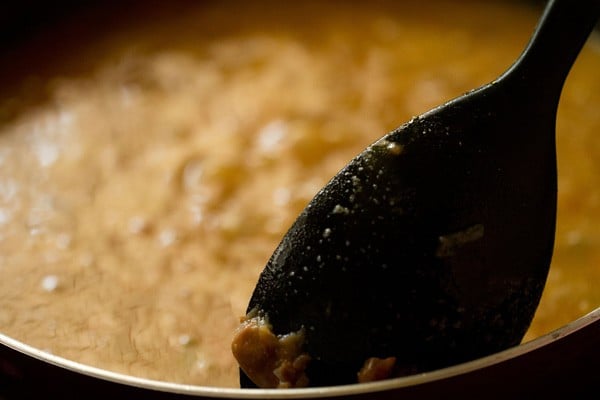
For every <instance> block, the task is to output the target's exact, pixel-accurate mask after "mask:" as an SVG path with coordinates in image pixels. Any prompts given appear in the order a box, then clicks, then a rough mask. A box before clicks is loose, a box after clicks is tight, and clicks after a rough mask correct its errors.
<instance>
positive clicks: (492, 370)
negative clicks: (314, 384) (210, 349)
mask: <svg viewBox="0 0 600 400" xmlns="http://www.w3.org/2000/svg"><path fill="white" fill-rule="evenodd" d="M134 3H135V2H133V1H124V2H120V3H119V4H118V5H117V4H112V3H110V2H109V4H102V3H101V2H98V3H92V4H84V3H83V2H75V1H54V2H48V3H46V4H38V3H37V2H33V1H19V2H16V1H8V2H4V4H3V5H1V6H0V26H2V30H1V31H0V32H1V36H0V46H1V47H0V51H1V53H0V54H1V55H2V60H3V62H2V64H3V65H2V66H1V67H0V68H1V70H0V72H1V73H2V74H1V75H2V78H0V83H1V84H2V85H4V86H7V85H11V84H13V83H14V82H11V76H13V74H14V73H15V72H16V71H20V72H22V71H23V70H31V71H34V70H35V67H36V63H37V62H38V58H39V60H42V61H43V60H50V59H56V58H57V57H60V56H61V52H63V51H66V50H65V49H68V48H69V46H68V44H61V43H56V42H53V41H52V40H53V38H54V37H55V36H53V35H52V34H51V32H54V31H56V30H68V31H71V32H74V33H75V34H74V35H71V38H72V40H74V41H78V40H79V41H84V40H86V38H88V37H89V36H90V35H93V33H94V32H95V30H94V27H99V26H101V25H103V24H107V23H109V24H110V23H112V22H111V21H112V17H111V16H112V15H114V13H117V12H118V13H120V14H125V15H126V14H128V13H129V14H131V13H134V12H135V7H134ZM155 3H156V4H159V2H153V1H150V2H146V3H145V4H146V5H147V7H152V6H153V5H156V4H155ZM174 9H175V10H176V7H174ZM174 12H176V11H174ZM45 32H49V34H48V35H42V33H45ZM34 38H35V40H34ZM23 45H27V46H30V47H31V48H32V49H34V50H33V51H30V52H28V53H27V54H28V55H29V56H19V57H15V58H13V56H14V55H15V54H17V53H18V51H19V49H20V47H21V46H23ZM90 62H93V60H90ZM40 78H41V79H43V76H41V77H40ZM599 372H600V308H597V309H596V310H594V311H592V312H591V313H589V314H587V315H585V316H583V317H581V318H579V319H577V320H575V321H573V322H571V323H569V324H567V325H565V326H563V327H562V328H560V329H558V330H556V331H554V332H551V333H549V334H547V335H544V336H542V337H539V338H537V339H535V340H532V341H530V342H527V343H524V344H522V345H520V346H517V347H514V348H511V349H508V350H505V351H503V352H500V353H497V354H493V355H491V356H488V357H484V358H481V359H478V360H474V361H471V362H467V363H463V364H460V365H456V366H452V367H449V368H445V369H442V370H437V371H432V372H427V373H422V374H418V375H412V376H407V377H402V378H396V379H389V380H385V381H380V382H373V383H368V384H354V385H344V386H336V387H323V388H307V389H289V390H263V389H255V390H250V389H230V388H217V387H202V386H193V385H184V384H175V383H167V382H160V381H152V380H147V379H140V378H136V377H132V376H127V375H123V374H118V373H114V372H110V371H106V370H102V369H98V368H94V367H90V366H87V365H83V364H79V363H76V362H73V361H70V360H67V359H64V358H61V357H58V356H55V355H52V354H49V353H47V352H44V351H41V350H39V349H36V348H33V347H31V346H28V345H26V344H23V343H21V342H19V341H17V340H15V339H13V338H10V337H8V336H5V335H3V334H0V399H11V398H32V397H33V396H36V397H37V396H41V395H44V396H50V397H51V398H55V397H56V398H59V397H62V398H68V397H80V396H81V397H83V396H85V397H86V398H108V397H109V396H118V397H128V398H129V397H135V398H146V399H163V398H164V399H167V398H168V399H176V398H188V397H190V396H196V397H198V398H203V399H213V398H237V399H244V398H246V399H248V398H273V399H275V398H281V399H288V398H294V399H296V398H332V397H344V398H355V399H367V398H369V399H370V398H375V399H388V398H390V399H391V398H405V399H428V398H439V397H441V396H446V397H447V396H449V397H451V398H453V397H458V396H469V397H472V398H477V397H482V398H507V397H508V398H517V397H531V396H536V397H539V396H542V395H547V396H561V395H564V396H567V395H568V396H573V395H575V396H576V395H577V394H583V393H589V392H590V391H591V390H593V388H594V387H595V382H596V381H597V378H598V373H599Z"/></svg>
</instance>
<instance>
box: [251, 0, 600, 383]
mask: <svg viewBox="0 0 600 400" xmlns="http://www.w3.org/2000/svg"><path fill="white" fill-rule="evenodd" d="M599 13H600V1H597V0H590V1H582V2H577V3H575V2H569V1H563V0H556V1H551V2H549V4H548V6H547V7H546V10H545V12H544V14H543V16H542V18H541V21H540V23H539V24H538V27H537V29H536V31H535V33H534V35H533V37H532V39H531V41H530V43H529V45H528V47H527V48H526V50H525V51H524V53H523V54H522V55H521V57H520V58H519V59H518V60H517V62H516V63H515V64H514V65H513V66H512V67H511V68H510V69H509V70H508V71H507V72H506V73H505V74H503V75H502V76H501V77H500V78H498V79H497V80H496V81H494V82H492V83H490V84H488V85H486V86H483V87H482V88H480V89H477V90H474V91H472V92H470V93H467V94H466V95H464V96H462V97H459V98H457V99H455V100H453V101H450V102H448V103H447V104H445V105H443V106H441V107H438V108H436V109H433V110H431V111H429V112H427V113H425V114H423V115H421V116H419V117H415V118H413V119H412V120H411V121H409V122H408V123H406V124H404V125H402V126H401V127H399V128H398V129H396V130H394V131H392V132H390V133H389V134H387V135H386V136H384V137H383V138H381V139H380V140H378V141H377V142H376V143H374V144H373V145H371V146H369V147H368V148H367V149H366V150H365V151H363V152H362V153H361V154H359V155H358V156H357V157H356V158H354V159H353V160H352V161H351V162H350V163H349V164H347V165H346V166H345V167H344V168H343V169H342V170H341V171H340V172H339V173H338V174H337V175H336V176H335V177H333V179H332V180H331V181H330V182H329V183H328V184H327V185H326V186H325V187H324V188H323V189H322V190H321V191H320V192H319V193H318V194H317V195H316V196H315V198H314V199H313V200H312V201H311V202H310V203H309V204H308V206H307V207H306V209H305V210H304V211H303V212H302V213H301V214H300V216H299V217H298V219H297V220H296V221H295V223H294V224H293V226H292V227H291V228H290V230H289V231H288V232H287V234H286V235H285V236H284V238H283V240H282V241H281V243H280V244H279V246H278V247H277V249H276V250H275V252H274V254H273V255H272V257H271V259H270V260H269V262H268V264H267V266H266V267H265V269H264V271H263V272H262V274H261V276H260V278H259V281H258V284H257V286H256V289H255V291H254V293H253V295H252V298H251V300H250V303H249V306H248V312H249V313H253V314H258V315H260V316H261V317H264V318H265V319H267V320H268V323H269V325H270V327H271V329H272V331H273V333H275V334H277V335H285V334H288V333H290V332H298V331H301V332H302V333H303V336H304V350H305V351H306V353H308V354H309V355H310V357H311V361H310V363H309V364H308V367H307V369H306V374H307V376H308V378H309V380H310V385H312V386H321V385H335V384H343V383H352V382H355V381H356V375H357V372H358V371H359V370H360V369H361V367H362V365H363V363H364V362H365V360H367V359H369V358H371V357H377V358H386V357H395V363H394V367H393V370H391V371H389V373H390V374H391V375H393V376H398V375H408V374H413V373H418V372H423V371H429V370H432V369H435V368H441V367H445V366H449V365H452V364H456V363H459V362H464V361H467V360H471V359H475V358H477V357H481V356H485V355H487V354H491V353H494V352H497V351H501V350H503V349H506V348H509V347H511V346H515V345H517V344H518V343H519V342H520V341H521V339H522V337H523V335H524V333H525V331H526V330H527V328H528V326H529V324H530V322H531V319H532V317H533V314H534V312H535V310H536V308H537V305H538V302H539V299H540V296H541V293H542V291H543V288H544V284H545V280H546V276H547V272H548V268H549V265H550V260H551V256H552V249H553V244H554V230H555V220H556V190H557V183H556V150H555V120H556V109H557V106H558V101H559V98H560V92H561V89H562V85H563V83H564V80H565V79H566V76H567V74H568V72H569V70H570V67H571V65H572V64H573V62H574V61H575V59H576V57H577V55H578V53H579V51H580V49H581V47H582V46H583V44H584V43H585V41H586V39H587V37H588V35H589V33H590V32H591V30H592V29H593V27H594V25H595V23H596V20H597V18H598V15H599ZM243 367H244V366H243V363H242V368H243ZM241 384H242V386H243V387H252V386H254V384H253V383H252V382H251V381H250V380H249V379H248V378H247V377H246V376H245V375H244V373H242V374H241Z"/></svg>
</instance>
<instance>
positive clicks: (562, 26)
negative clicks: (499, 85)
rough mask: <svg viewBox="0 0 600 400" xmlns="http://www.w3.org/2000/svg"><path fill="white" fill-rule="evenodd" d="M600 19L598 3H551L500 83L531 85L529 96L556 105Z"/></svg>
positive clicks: (594, 0) (559, 0)
mask: <svg viewBox="0 0 600 400" xmlns="http://www.w3.org/2000/svg"><path fill="white" fill-rule="evenodd" d="M599 16H600V0H550V1H549V3H548V5H547V6H546V8H545V10H544V13H543V14H542V17H541V18H540V21H539V22H538V25H537V27H536V29H535V32H534V34H533V35H532V37H531V40H530V41H529V44H528V45H527V47H526V48H525V50H524V51H523V53H522V54H521V56H520V57H519V59H518V60H517V61H516V62H515V63H514V64H513V66H512V67H511V68H510V69H509V70H508V71H507V72H506V73H505V74H504V75H502V76H501V77H500V78H499V80H501V79H502V78H504V77H509V76H510V77H512V78H515V79H518V81H520V82H523V87H524V88H525V87H526V86H529V87H530V88H531V84H534V85H536V86H537V87H536V88H535V89H536V90H530V92H531V93H535V91H538V94H539V95H547V96H552V98H554V99H556V105H558V99H559V97H560V92H561V90H562V86H563V84H564V81H565V79H566V78H567V75H568V73H569V70H570V69H571V66H572V65H573V63H574V62H575V59H576V58H577V55H578V54H579V52H580V50H581V48H582V47H583V45H584V44H585V42H586V40H587V38H588V36H589V35H590V33H591V31H592V29H594V26H595V25H596V23H597V21H598V18H599ZM526 82H528V83H526ZM536 97H539V96H536ZM540 103H544V102H540Z"/></svg>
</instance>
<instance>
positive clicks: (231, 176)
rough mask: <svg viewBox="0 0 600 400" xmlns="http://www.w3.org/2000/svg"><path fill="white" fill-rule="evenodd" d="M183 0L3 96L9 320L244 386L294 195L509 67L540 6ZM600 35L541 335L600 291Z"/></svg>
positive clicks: (35, 335) (101, 351)
mask: <svg viewBox="0 0 600 400" xmlns="http://www.w3.org/2000/svg"><path fill="white" fill-rule="evenodd" d="M187 3H188V4H186V5H185V6H183V5H179V7H181V8H182V9H180V10H179V11H178V12H176V13H165V14H164V15H162V14H160V13H159V14H160V15H161V16H160V17H157V16H156V14H152V15H153V16H154V17H155V18H141V17H138V18H135V20H134V21H130V22H129V23H128V24H122V25H119V26H121V28H119V29H115V30H108V31H107V32H102V34H100V33H99V34H98V36H97V40H95V41H92V42H86V43H84V44H83V45H80V46H79V47H77V48H75V49H73V50H72V51H71V52H67V53H69V54H70V55H67V54H66V53H65V54H64V55H63V56H64V57H65V58H64V59H59V60H58V61H59V66H55V68H54V69H53V70H52V71H55V72H53V73H52V74H51V76H47V77H46V76H45V77H44V78H43V79H44V80H43V83H39V80H38V81H35V80H34V82H38V85H40V86H43V87H44V88H45V89H44V90H45V91H46V92H45V93H46V96H44V98H43V100H41V101H37V100H36V101H33V100H32V101H27V99H28V98H29V97H28V96H31V97H33V95H30V92H28V91H27V90H29V89H31V87H30V86H31V85H29V86H24V89H23V88H20V89H15V91H14V92H10V93H8V92H6V93H4V94H3V95H2V96H0V98H1V100H0V116H1V117H2V119H1V120H0V331H2V332H3V333H5V334H7V335H9V336H12V337H14V338H16V339H19V340H22V341H23V342H25V343H28V344H31V345H33V346H36V347H38V348H40V349H43V350H46V351H49V352H52V353H54V354H57V355H60V356H63V357H66V358H69V359H72V360H76V361H80V362H83V363H86V364H90V365H93V366H98V367H101V368H106V369H110V370H113V371H118V372H123V373H128V374H132V375H135V376H141V377H146V378H153V379H160V380H167V381H173V382H184V383H194V384H202V385H212V386H237V365H236V362H235V360H234V359H233V356H232V355H231V353H230V342H231V338H232V334H233V331H234V330H235V328H236V326H237V324H238V321H239V317H240V316H242V315H244V314H245V308H246V305H247V301H248V298H249V296H250V294H251V292H252V289H253V286H254V284H255V282H256V280H257V277H258V274H259V272H260V271H261V269H262V267H263V266H264V264H265V263H266V261H267V259H268V258H269V256H270V254H271V252H272V251H273V250H274V248H275V246H276V245H277V243H278V241H279V239H280V238H281V237H282V236H283V234H284V233H285V231H286V230H287V228H288V227H289V226H290V225H291V223H292V222H293V220H294V218H295V217H296V215H297V214H298V213H299V212H300V211H301V210H302V208H303V207H304V206H305V204H306V203H307V202H308V201H309V200H310V199H311V198H312V196H313V195H314V194H315V193H316V192H317V191H318V189H319V188H320V187H321V186H323V185H324V184H325V183H326V182H327V180H328V179H329V178H330V177H331V176H333V175H334V174H335V173H336V172H337V171H338V170H339V169H340V168H341V167H342V166H343V165H344V164H345V163H346V162H347V161H349V160H350V159H351V158H352V157H353V156H354V155H355V154H357V153H358V152H359V151H360V150H361V149H363V148H364V147H366V146H367V145H368V144H369V143H371V142H372V141H374V140H375V139H376V138H378V137H379V136H381V135H383V134H384V133H386V132H387V131H389V130H391V129H393V128H395V127H396V126H398V125H400V124H401V123H402V122H404V121H406V120H408V119H409V118H410V117H411V116H413V115H416V114H419V113H421V112H424V111H426V110H427V109H429V108H431V107H432V106H435V105H437V104H440V103H441V102H443V101H445V100H448V99H450V98H452V97H455V96H457V95H459V94H461V93H463V92H464V91H466V90H469V89H471V88H474V87H476V86H479V85H481V84H484V83H486V82H487V81H489V80H491V79H493V78H495V77H496V76H497V75H499V74H500V73H501V72H502V71H503V70H504V69H505V68H506V67H508V65H510V63H511V62H512V60H514V58H516V56H517V55H518V54H519V53H520V51H521V49H522V48H523V46H524V44H525V42H526V40H527V38H528V36H529V34H530V33H531V30H532V28H533V26H534V24H535V21H536V20H537V15H538V13H537V10H535V9H533V8H530V7H527V6H523V5H517V4H516V3H513V2H507V3H506V4H503V3H497V2H478V3H477V2H450V1H448V2H443V1H434V2H425V3H424V2H415V4H405V3H406V2H392V1H389V2H382V1H376V2H364V3H359V2H352V4H347V3H342V2H335V1H334V2H327V4H326V5H322V4H319V3H318V2H299V4H295V5H292V4H287V5H286V6H283V5H282V4H279V3H269V2H258V3H257V2H247V3H246V2H242V3H236V4H234V5H233V6H232V4H222V3H219V4H214V3H211V2H201V3H200V2H187ZM395 3H399V4H395ZM417 3H418V4H417ZM232 10H234V11H232ZM506 21H510V23H506ZM598 47H599V46H598V42H594V43H591V45H590V46H588V47H587V48H586V49H585V50H584V52H583V54H582V55H581V57H580V60H579V62H578V64H577V65H576V67H575V69H574V70H573V73H572V76H571V77H570V78H569V82H568V83H567V87H566V90H565V93H564V96H563V99H562V104H561V109H560V113H559V120H558V147H559V175H560V176H559V191H560V192H559V222H558V233H557V241H556V243H557V248H556V253H555V258H554V264H553V266H552V270H551V274H550V277H549V281H548V286H547V291H546V293H545V294H544V298H543V300H542V305H541V308H540V310H539V312H538V314H537V316H536V319H535V321H534V324H533V326H532V327H531V330H530V332H529V333H528V336H527V338H528V339H530V338H533V337H536V336H538V335H540V334H542V333H546V332H548V331H549V330H551V329H554V328H557V327H559V326H560V325H562V324H564V323H566V322H568V321H570V320H572V319H574V318H576V317H578V316H580V315H582V314H583V313H585V312H587V311H590V310H591V309H593V308H594V307H596V306H597V305H598V304H599V303H600V297H599V296H600V291H599V290H598V287H597V285H595V284H594V283H595V282H597V281H598V280H599V279H600V271H599V269H598V262H599V261H600V243H599V241H600V236H599V235H600V234H599V231H598V229H597V226H598V223H599V221H600V182H599V180H600V173H598V171H600V156H599V155H600V135H598V133H599V132H600V115H599V114H598V112H597V109H598V107H599V105H600V75H599V74H598V71H600V51H599V49H598ZM90 60H93V62H90ZM47 61H48V64H50V63H51V60H47ZM44 62H45V61H44V60H39V63H40V67H38V68H40V69H42V70H43V68H42V67H41V66H42V65H44ZM63 62H64V65H65V66H62V64H60V63H63ZM55 63H56V61H55ZM66 65H71V66H72V65H75V66H79V65H80V66H81V68H80V69H81V70H82V71H83V72H78V73H71V72H69V70H68V69H67V68H66ZM34 67H35V66H33V67H32V68H33V69H35V68H34ZM63 67H64V68H63ZM61 68H62V69H61ZM26 78H27V77H20V79H23V80H24V81H25V79H26ZM15 79H16V78H15ZM28 82H31V81H28ZM34 86H35V85H34Z"/></svg>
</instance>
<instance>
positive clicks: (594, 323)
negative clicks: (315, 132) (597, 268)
mask: <svg viewBox="0 0 600 400" xmlns="http://www.w3.org/2000/svg"><path fill="white" fill-rule="evenodd" d="M599 372H600V308H598V309H596V310H594V311H593V312H591V313H589V314H588V315H586V316H584V317H581V318H579V319H577V320H576V321H574V322H572V323H570V324H568V325H566V326H564V327H562V328H560V329H558V330H556V331H554V332H552V333H549V334H547V335H544V336H542V337H540V338H538V339H536V340H533V341H531V342H528V343H525V344H522V345H520V346H517V347H514V348H511V349H508V350H506V351H503V352H500V353H497V354H494V355H491V356H488V357H485V358H481V359H478V360H475V361H471V362H468V363H464V364H460V365H456V366H453V367H449V368H445V369H441V370H438V371H433V372H428V373H423V374H419V375H413V376H408V377H404V378H397V379H390V380H387V381H381V382H374V383H370V384H361V385H345V386H336V387H324V388H308V389H289V390H264V389H228V388H216V387H202V386H193V385H180V384H174V383H168V382H159V381H151V380H146V379H139V378H135V377H131V376H126V375H122V374H116V373H112V372H109V371H104V370H100V369H97V368H92V367H89V366H85V365H82V364H78V363H75V362H72V361H69V360H65V359H63V358H61V357H56V356H54V355H51V354H48V353H45V352H43V351H40V350H38V349H35V348H32V347H31V346H27V345H25V344H23V343H20V342H18V341H16V340H14V339H11V338H9V337H7V336H5V335H1V334H0V396H1V397H0V398H1V399H15V398H37V397H40V396H46V397H47V396H50V398H71V397H79V396H85V397H86V398H108V397H117V398H125V397H127V398H130V397H131V396H135V398H144V399H178V398H189V396H193V397H197V398H202V399H218V398H227V399H255V398H268V399H281V398H285V399H299V398H332V397H340V396H341V397H343V398H347V397H349V396H351V397H352V398H355V399H388V398H389V399H391V398H397V397H398V396H402V398H403V399H430V398H431V399H433V398H439V396H442V395H443V396H444V397H448V396H450V398H454V397H456V396H461V395H464V396H467V395H468V396H469V397H470V398H477V397H479V396H482V397H483V396H484V397H485V398H487V399H490V398H507V397H508V398H516V397H529V396H541V395H553V396H558V395H567V394H568V395H570V396H573V395H577V394H578V393H579V394H583V393H589V391H590V390H592V389H593V388H594V387H595V380H597V376H598V373H599Z"/></svg>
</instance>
